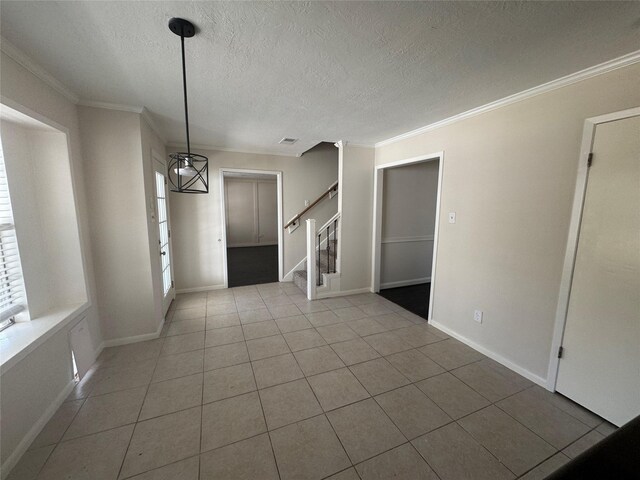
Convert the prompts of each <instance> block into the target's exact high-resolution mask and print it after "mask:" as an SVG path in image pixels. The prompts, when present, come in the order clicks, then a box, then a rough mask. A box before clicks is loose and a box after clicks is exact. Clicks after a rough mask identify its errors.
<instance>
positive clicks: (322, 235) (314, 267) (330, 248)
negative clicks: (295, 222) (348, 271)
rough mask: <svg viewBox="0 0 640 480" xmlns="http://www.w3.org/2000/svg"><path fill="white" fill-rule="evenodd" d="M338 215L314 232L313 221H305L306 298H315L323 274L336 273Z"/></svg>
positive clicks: (314, 223)
mask: <svg viewBox="0 0 640 480" xmlns="http://www.w3.org/2000/svg"><path fill="white" fill-rule="evenodd" d="M339 221H340V213H336V214H335V215H334V216H333V217H331V218H330V219H329V221H327V222H326V223H325V224H324V225H322V226H321V227H320V228H319V229H317V230H316V221H315V219H312V218H310V219H308V220H307V262H306V263H307V298H308V299H309V300H314V299H315V298H316V297H317V288H318V287H319V286H321V285H322V284H323V281H322V279H323V277H322V275H323V274H325V273H326V274H331V273H337V272H338V252H337V248H338V227H339ZM323 251H326V255H327V264H326V265H325V266H324V267H323V266H322V262H321V258H322V252H323Z"/></svg>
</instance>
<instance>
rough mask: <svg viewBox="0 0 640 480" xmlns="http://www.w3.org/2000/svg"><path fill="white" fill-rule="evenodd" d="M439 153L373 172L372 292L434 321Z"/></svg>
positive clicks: (439, 183)
mask: <svg viewBox="0 0 640 480" xmlns="http://www.w3.org/2000/svg"><path fill="white" fill-rule="evenodd" d="M442 161H443V154H442V152H438V153H434V154H430V155H425V156H421V157H416V158H411V159H407V160H400V161H397V162H392V163H388V164H383V165H378V166H377V167H376V172H375V178H374V228H373V264H372V276H371V278H372V279H373V285H372V291H374V292H376V293H379V294H380V295H382V296H384V297H385V298H388V299H389V300H391V301H393V302H395V303H397V304H399V305H400V306H402V307H404V308H406V309H407V310H409V311H411V312H413V313H415V314H416V315H419V316H421V317H423V318H425V319H428V320H429V319H431V318H432V312H433V296H434V295H433V292H434V286H435V260H436V252H437V245H438V219H439V210H440V209H439V205H440V191H441V184H442V170H443V169H442Z"/></svg>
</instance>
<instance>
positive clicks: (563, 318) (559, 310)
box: [547, 107, 640, 391]
mask: <svg viewBox="0 0 640 480" xmlns="http://www.w3.org/2000/svg"><path fill="white" fill-rule="evenodd" d="M637 116H640V107H635V108H630V109H628V110H623V111H621V112H614V113H609V114H606V115H600V116H597V117H592V118H587V119H586V120H585V121H584V128H583V130H582V144H581V146H580V155H579V157H578V173H577V179H576V188H575V192H574V195H573V207H572V209H571V223H570V225H569V235H568V237H567V247H566V250H565V255H564V266H563V268H562V279H561V281H560V293H559V295H558V305H557V307H556V319H555V324H554V327H553V337H552V341H551V353H550V356H549V369H548V372H547V381H548V388H549V390H552V391H554V390H555V388H556V382H557V379H558V369H559V367H560V359H559V358H558V349H559V348H560V346H561V345H562V339H563V337H564V329H565V325H566V322H567V312H568V309H569V296H570V294H571V284H572V282H573V269H574V266H575V261H576V252H577V249H578V238H579V236H580V224H581V222H582V210H583V207H584V198H585V193H586V190H587V181H588V178H589V167H588V166H587V161H588V158H589V154H590V153H591V149H592V148H593V139H594V136H595V132H596V126H597V125H599V124H602V123H608V122H613V121H616V120H621V119H624V118H629V117H637Z"/></svg>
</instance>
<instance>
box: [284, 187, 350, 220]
mask: <svg viewBox="0 0 640 480" xmlns="http://www.w3.org/2000/svg"><path fill="white" fill-rule="evenodd" d="M337 191H338V181H337V180H336V181H335V183H333V184H332V185H331V186H330V187H329V188H328V189H327V191H326V192H324V193H323V194H322V195H320V196H319V197H318V198H316V199H315V200H314V201H313V203H311V204H310V205H309V206H308V207H305V209H304V210H302V211H301V212H300V213H298V214H297V215H296V216H295V217H293V218H292V219H291V220H289V222H288V223H287V224H286V225H285V226H284V228H285V229H287V228H289V227H290V226H291V225H293V224H294V223H296V222H297V221H298V220H300V218H302V216H303V215H304V214H305V213H307V212H308V211H309V210H311V209H312V208H313V207H315V206H316V205H317V204H318V203H320V202H321V201H322V200H324V198H325V197H326V196H327V195H329V194H331V192H337Z"/></svg>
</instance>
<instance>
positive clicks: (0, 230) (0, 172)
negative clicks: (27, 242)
mask: <svg viewBox="0 0 640 480" xmlns="http://www.w3.org/2000/svg"><path fill="white" fill-rule="evenodd" d="M25 307H26V299H25V295H24V284H23V280H22V268H21V266H20V255H19V253H18V241H17V239H16V229H15V226H14V224H13V211H12V209H11V199H10V197H9V184H8V182H7V172H6V169H5V162H4V153H3V151H2V145H1V144H0V322H4V321H5V320H7V319H9V318H11V317H13V316H14V315H16V314H18V313H20V312H21V311H23V310H24V309H25Z"/></svg>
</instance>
